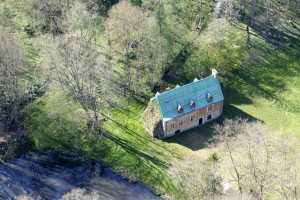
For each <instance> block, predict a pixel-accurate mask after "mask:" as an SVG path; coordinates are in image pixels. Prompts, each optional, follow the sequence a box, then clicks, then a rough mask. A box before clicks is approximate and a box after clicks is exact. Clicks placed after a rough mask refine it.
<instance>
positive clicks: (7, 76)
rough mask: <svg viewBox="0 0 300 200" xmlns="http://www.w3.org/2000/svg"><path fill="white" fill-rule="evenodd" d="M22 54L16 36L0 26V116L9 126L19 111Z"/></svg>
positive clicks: (8, 126) (9, 126)
mask: <svg viewBox="0 0 300 200" xmlns="http://www.w3.org/2000/svg"><path fill="white" fill-rule="evenodd" d="M23 67H24V54H23V51H22V47H21V45H20V42H19V40H18V38H17V37H16V36H15V35H14V34H13V33H10V32H8V31H7V30H5V29H4V28H2V27H0V117H1V119H2V120H4V121H5V123H6V127H7V128H11V126H12V125H14V123H15V120H16V118H17V116H18V113H19V109H18V108H19V107H18V105H19V103H20V98H21V89H20V87H19V86H20V85H19V84H20V79H21V76H20V75H21V72H22V70H23Z"/></svg>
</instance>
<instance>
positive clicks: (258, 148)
mask: <svg viewBox="0 0 300 200" xmlns="http://www.w3.org/2000/svg"><path fill="white" fill-rule="evenodd" d="M216 131H217V133H218V136H217V137H218V139H219V141H221V142H222V144H223V146H224V150H225V156H224V158H223V163H222V166H223V167H225V168H226V169H225V174H231V177H232V182H233V183H234V184H235V185H236V186H237V188H238V190H239V192H240V196H241V198H244V197H249V196H251V197H252V198H254V199H265V198H266V197H267V196H268V195H269V194H272V195H274V194H276V197H277V198H279V199H298V198H299V194H297V191H298V190H299V186H300V185H299V182H298V181H296V180H297V176H298V175H297V172H299V167H300V165H299V162H298V160H297V159H296V158H299V155H300V154H299V153H300V149H299V140H297V139H296V141H297V142H293V141H294V140H295V138H294V139H293V140H290V141H289V140H285V139H283V138H282V137H281V136H276V133H274V132H270V131H272V130H270V129H269V128H267V127H266V126H265V125H263V124H262V123H260V122H247V121H246V120H241V119H238V120H227V121H225V123H224V125H218V126H217V127H216ZM271 134H273V135H271ZM295 143H296V144H295ZM291 159H292V160H291ZM224 179H226V178H224Z"/></svg>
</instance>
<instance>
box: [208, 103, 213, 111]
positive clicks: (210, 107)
mask: <svg viewBox="0 0 300 200" xmlns="http://www.w3.org/2000/svg"><path fill="white" fill-rule="evenodd" d="M212 109H213V104H211V105H209V106H208V112H210V111H212Z"/></svg>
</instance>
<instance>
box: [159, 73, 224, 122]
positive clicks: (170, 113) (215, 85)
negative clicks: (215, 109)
mask: <svg viewBox="0 0 300 200" xmlns="http://www.w3.org/2000/svg"><path fill="white" fill-rule="evenodd" d="M208 94H210V95H211V96H212V97H213V98H212V100H211V101H208V100H207V95H208ZM155 99H156V100H157V102H158V104H159V107H160V112H161V115H162V118H163V120H164V121H168V120H170V119H173V118H176V117H179V116H182V115H185V114H187V113H189V112H191V111H194V110H197V109H200V108H203V107H206V106H208V105H209V104H213V103H217V102H220V101H223V100H224V96H223V93H222V89H221V86H220V82H219V80H218V79H217V78H215V77H214V76H213V75H210V76H208V77H206V78H204V79H201V80H197V79H195V80H194V81H193V82H192V83H189V84H187V85H183V86H180V87H175V88H174V89H171V90H168V91H166V92H163V93H161V94H157V95H156V97H155ZM191 100H192V101H194V102H195V104H196V105H195V107H192V106H190V102H191ZM178 105H181V106H182V107H183V112H178V111H177V107H178Z"/></svg>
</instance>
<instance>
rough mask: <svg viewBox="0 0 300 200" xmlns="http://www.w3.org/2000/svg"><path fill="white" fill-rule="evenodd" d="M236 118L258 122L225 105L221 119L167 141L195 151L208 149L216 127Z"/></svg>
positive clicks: (233, 107)
mask: <svg viewBox="0 0 300 200" xmlns="http://www.w3.org/2000/svg"><path fill="white" fill-rule="evenodd" d="M235 118H241V119H247V120H249V121H257V120H258V119H256V118H254V117H253V116H251V115H249V114H247V113H245V112H243V111H242V110H240V109H238V108H237V107H235V106H232V105H229V104H227V105H226V104H225V106H224V113H223V115H222V116H221V117H220V118H219V119H217V120H215V121H214V122H211V123H208V124H205V125H203V126H201V127H197V128H194V129H191V130H189V131H186V132H183V133H181V134H179V135H175V136H173V137H171V138H168V139H166V140H165V141H166V142H169V143H177V144H180V145H182V146H185V147H187V148H189V149H191V150H193V151H197V150H200V149H203V148H207V147H208V146H209V141H211V140H212V139H213V137H214V136H215V131H214V125H216V124H222V123H223V121H224V120H225V119H235Z"/></svg>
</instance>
